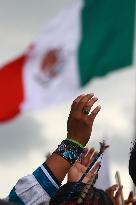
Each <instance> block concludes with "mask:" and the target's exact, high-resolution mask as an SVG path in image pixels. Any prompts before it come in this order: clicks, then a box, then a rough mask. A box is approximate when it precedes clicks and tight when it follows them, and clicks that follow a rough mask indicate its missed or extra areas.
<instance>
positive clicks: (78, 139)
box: [67, 133, 88, 147]
mask: <svg viewBox="0 0 136 205" xmlns="http://www.w3.org/2000/svg"><path fill="white" fill-rule="evenodd" d="M67 139H69V140H73V141H74V142H75V143H77V144H79V145H81V147H85V146H86V144H87V142H88V141H86V140H85V139H84V138H83V137H82V138H81V136H76V137H75V136H74V137H73V136H72V134H69V133H68V134H67Z"/></svg>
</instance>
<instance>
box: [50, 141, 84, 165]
mask: <svg viewBox="0 0 136 205" xmlns="http://www.w3.org/2000/svg"><path fill="white" fill-rule="evenodd" d="M83 150H84V147H83V146H82V145H81V146H79V145H78V144H77V143H75V142H72V140H68V139H66V140H63V141H62V143H61V144H60V145H59V146H58V148H57V149H56V150H55V152H54V153H55V154H58V155H60V156H61V157H63V158H64V159H65V160H67V161H68V162H69V163H70V164H71V165H73V164H74V163H75V161H76V160H77V159H78V158H79V157H80V154H81V153H82V152H83Z"/></svg>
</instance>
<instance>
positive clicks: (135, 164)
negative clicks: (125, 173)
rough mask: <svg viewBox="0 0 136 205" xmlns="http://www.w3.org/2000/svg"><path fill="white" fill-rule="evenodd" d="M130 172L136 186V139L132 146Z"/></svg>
mask: <svg viewBox="0 0 136 205" xmlns="http://www.w3.org/2000/svg"><path fill="white" fill-rule="evenodd" d="M129 174H130V176H131V178H132V180H133V183H134V184H135V186H136V139H135V140H134V142H133V147H132V148H131V152H130V159H129Z"/></svg>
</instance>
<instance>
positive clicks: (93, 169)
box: [89, 162, 101, 175]
mask: <svg viewBox="0 0 136 205" xmlns="http://www.w3.org/2000/svg"><path fill="white" fill-rule="evenodd" d="M100 164H101V162H96V164H95V165H94V166H93V168H92V169H91V171H90V172H89V173H90V174H92V175H94V173H95V172H96V171H97V170H98V168H99V167H100Z"/></svg>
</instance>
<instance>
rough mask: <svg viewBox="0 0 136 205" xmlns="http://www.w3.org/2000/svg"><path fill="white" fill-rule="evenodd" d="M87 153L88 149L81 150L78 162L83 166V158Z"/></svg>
mask: <svg viewBox="0 0 136 205" xmlns="http://www.w3.org/2000/svg"><path fill="white" fill-rule="evenodd" d="M87 152H88V148H85V149H84V150H83V153H82V154H81V155H80V157H79V161H80V162H81V164H83V161H84V158H85V156H86V154H87Z"/></svg>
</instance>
